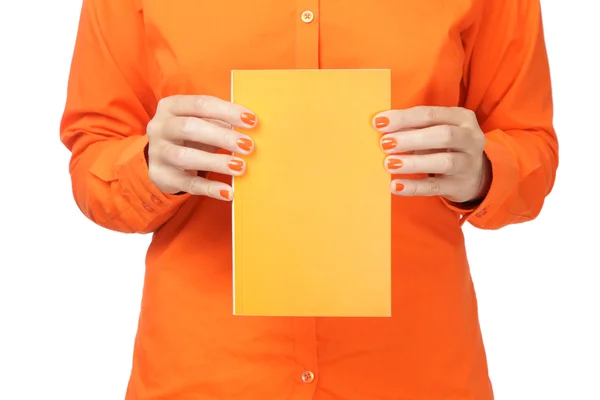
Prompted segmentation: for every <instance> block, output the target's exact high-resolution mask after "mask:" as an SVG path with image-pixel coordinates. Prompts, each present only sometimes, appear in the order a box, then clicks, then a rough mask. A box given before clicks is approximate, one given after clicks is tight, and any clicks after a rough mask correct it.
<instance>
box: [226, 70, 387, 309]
mask: <svg viewBox="0 0 600 400" xmlns="http://www.w3.org/2000/svg"><path fill="white" fill-rule="evenodd" d="M231 79H232V82H231V92H232V93H231V97H232V101H233V102H235V103H238V104H241V105H243V106H244V107H247V108H249V109H250V110H252V111H253V112H255V113H256V115H257V116H258V126H257V127H256V128H255V129H252V130H251V131H247V132H246V131H244V130H240V131H244V133H246V134H248V135H249V136H251V137H252V139H253V140H254V142H255V151H254V152H253V154H251V155H250V156H245V157H244V156H242V157H243V158H244V159H245V160H246V163H247V169H246V173H245V174H244V175H243V176H240V177H235V178H234V180H233V188H234V190H233V191H234V195H233V196H234V197H233V207H232V208H233V297H234V298H233V305H234V306H233V307H234V310H233V312H234V314H235V315H257V316H315V317H316V316H339V317H359V316H360V317H387V316H390V315H391V194H390V191H389V182H390V179H391V178H390V175H389V173H388V172H387V171H386V170H385V169H384V166H383V161H384V158H385V155H384V153H383V152H382V151H381V149H380V147H379V139H380V135H379V134H378V133H377V132H376V131H375V130H374V129H373V127H372V125H371V121H372V118H373V116H374V115H375V114H376V113H378V112H380V111H384V110H387V109H389V108H390V105H391V88H390V86H391V82H390V80H391V78H390V71H389V70H369V69H367V70H240V71H232V78H231Z"/></svg>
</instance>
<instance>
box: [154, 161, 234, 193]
mask: <svg viewBox="0 0 600 400" xmlns="http://www.w3.org/2000/svg"><path fill="white" fill-rule="evenodd" d="M156 170H157V168H155V169H154V171H155V172H154V176H155V178H156V181H158V182H168V183H169V184H168V187H169V188H170V190H169V191H168V193H181V192H184V193H189V194H192V195H195V196H208V197H212V198H215V199H219V200H225V201H230V200H232V199H233V196H232V193H233V189H232V188H231V186H229V185H227V184H225V183H223V182H219V181H212V180H209V179H206V178H204V177H201V176H196V175H191V174H189V173H187V172H185V171H180V170H177V169H174V168H168V167H165V166H162V167H158V172H157V171H156Z"/></svg>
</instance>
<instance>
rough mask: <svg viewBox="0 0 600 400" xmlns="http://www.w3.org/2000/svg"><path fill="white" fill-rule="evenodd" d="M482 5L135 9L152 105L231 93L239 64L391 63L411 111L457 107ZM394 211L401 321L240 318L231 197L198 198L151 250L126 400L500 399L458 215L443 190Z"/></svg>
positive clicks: (460, 1)
mask: <svg viewBox="0 0 600 400" xmlns="http://www.w3.org/2000/svg"><path fill="white" fill-rule="evenodd" d="M474 1H475V0H419V1H417V0H414V1H408V0H404V1H391V0H371V1H368V2H367V1H363V0H356V1H352V2H349V1H342V0H320V1H319V0H306V1H299V0H293V1H282V0H256V1H251V2H242V1H223V2H214V1H210V2H209V1H198V0H172V1H169V2H167V1H149V0H141V7H142V10H143V14H144V19H145V28H146V32H145V35H146V43H147V46H148V60H147V62H148V66H149V70H150V77H151V81H152V84H153V89H154V91H155V94H156V97H157V98H162V97H166V96H169V95H173V94H208V95H214V96H218V97H221V98H225V99H228V98H229V93H230V86H229V83H230V71H231V70H232V69H292V68H389V69H391V71H392V86H393V87H392V106H393V108H406V107H410V106H414V105H423V104H426V105H441V106H455V105H461V104H462V102H463V98H462V97H463V93H464V91H463V90H462V82H463V77H464V75H465V70H466V69H465V65H466V63H467V62H468V55H467V54H465V52H464V50H463V46H462V38H461V33H462V32H463V31H464V30H465V29H467V28H468V26H469V25H470V23H471V22H472V18H473V16H474V15H475V13H474V12H473V7H474V5H473V4H472V3H473V2H474ZM305 11H310V12H312V15H313V16H314V17H313V19H312V20H311V21H308V20H310V18H307V17H306V15H305V16H304V17H303V14H305ZM140 62H144V61H143V60H140ZM216 178H218V179H223V180H225V179H227V178H225V177H222V176H219V177H216ZM392 207H393V211H392V214H393V224H392V240H393V254H392V261H393V267H392V268H393V272H392V279H393V284H392V289H393V292H392V293H393V305H392V313H393V317H392V318H389V319H387V318H386V319H359V318H345V319H341V318H340V319H336V318H262V317H239V316H237V317H234V316H233V315H232V285H231V204H230V203H227V202H221V201H217V200H213V199H209V198H192V199H191V200H189V201H188V202H187V203H185V204H184V205H183V206H182V208H181V209H180V210H179V212H178V213H177V214H176V215H175V216H174V217H173V218H172V219H171V220H170V221H169V222H168V223H167V224H166V225H164V226H163V227H162V228H161V229H160V230H159V231H158V232H157V233H156V234H155V236H154V238H153V241H152V244H151V246H150V249H149V252H148V256H147V271H146V278H145V285H144V293H143V303H142V312H141V317H140V322H139V330H138V335H137V338H136V344H135V355H134V365H133V371H132V377H131V381H130V385H129V389H128V397H127V398H128V400H150V399H153V400H154V399H156V400H158V399H169V400H183V399H186V400H187V399H220V400H226V399H234V398H243V399H261V400H262V399H273V400H275V399H299V400H300V399H316V400H341V399H349V400H351V399H370V400H371V399H372V400H375V399H396V400H409V399H410V400H413V399H415V400H416V399H419V400H421V399H432V400H438V399H440V400H441V399H461V400H467V399H477V400H491V399H492V397H493V396H492V394H491V387H490V383H489V379H488V375H487V367H486V360H485V352H484V349H483V344H482V341H481V335H480V330H479V322H478V318H477V304H476V298H475V293H474V290H473V286H472V282H471V277H470V273H469V268H468V263H467V259H466V254H465V248H464V242H463V235H462V232H461V229H460V226H459V219H458V215H457V214H456V213H455V212H454V211H452V210H450V209H449V208H448V207H446V206H445V205H444V204H443V203H442V202H441V201H440V200H439V199H438V198H434V197H428V198H400V197H394V199H393V206H392ZM311 377H313V378H312V379H310V378H311Z"/></svg>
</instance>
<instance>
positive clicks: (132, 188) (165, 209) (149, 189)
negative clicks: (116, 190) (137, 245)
mask: <svg viewBox="0 0 600 400" xmlns="http://www.w3.org/2000/svg"><path fill="white" fill-rule="evenodd" d="M147 145H148V137H147V136H146V135H143V136H139V137H136V138H134V139H132V141H131V143H130V144H129V146H128V147H127V148H126V149H125V150H124V151H123V152H122V153H121V157H120V158H119V160H118V162H117V168H116V174H117V178H118V179H119V182H120V184H121V189H122V191H123V193H122V194H123V196H124V197H125V198H126V199H127V200H128V203H129V205H130V209H129V212H132V213H135V214H137V215H138V216H139V217H141V218H142V219H143V220H144V222H145V225H147V226H148V228H149V229H148V230H150V231H152V230H154V229H156V228H158V226H153V225H157V224H156V222H158V225H162V224H163V223H164V222H166V219H168V217H170V216H171V215H172V214H173V212H174V210H175V209H177V208H178V207H179V206H180V205H181V204H182V203H183V202H185V201H186V200H187V199H189V198H190V197H191V195H190V194H188V193H184V194H181V195H176V194H166V193H163V192H162V191H161V190H160V189H158V188H157V187H156V186H155V185H154V184H153V183H152V181H151V180H150V176H149V175H148V163H147V161H146V156H145V154H144V153H145V148H146V146H147ZM165 216H166V217H167V218H165ZM124 217H125V219H126V217H127V216H124Z"/></svg>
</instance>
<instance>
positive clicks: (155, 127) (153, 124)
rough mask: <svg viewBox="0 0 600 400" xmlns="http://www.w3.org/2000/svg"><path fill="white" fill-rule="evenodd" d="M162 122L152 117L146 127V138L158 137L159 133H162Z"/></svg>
mask: <svg viewBox="0 0 600 400" xmlns="http://www.w3.org/2000/svg"><path fill="white" fill-rule="evenodd" d="M162 125H163V124H162V122H161V120H160V119H158V118H156V117H154V118H152V119H151V120H150V122H148V125H146V134H147V135H148V138H151V137H152V138H154V137H156V136H160V133H161V132H162Z"/></svg>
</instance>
